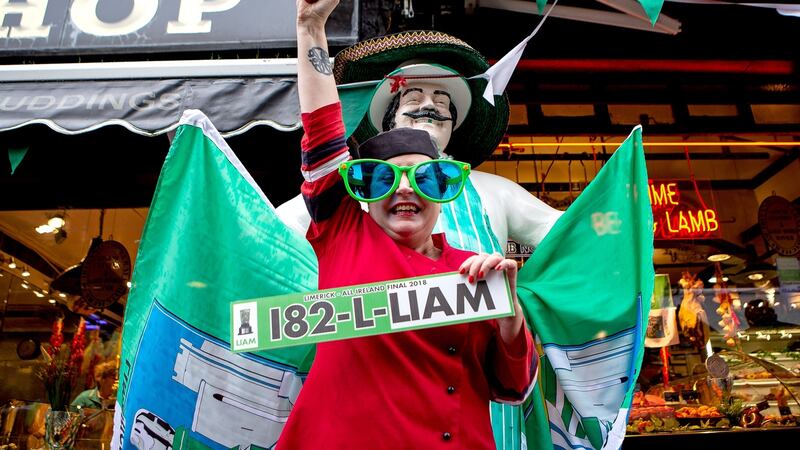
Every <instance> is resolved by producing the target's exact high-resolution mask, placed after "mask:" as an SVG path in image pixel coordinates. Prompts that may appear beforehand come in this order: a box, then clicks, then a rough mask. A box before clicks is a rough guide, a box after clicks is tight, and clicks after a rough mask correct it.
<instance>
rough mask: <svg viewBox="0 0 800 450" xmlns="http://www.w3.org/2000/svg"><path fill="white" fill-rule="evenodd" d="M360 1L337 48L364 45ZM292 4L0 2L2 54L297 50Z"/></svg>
mask: <svg viewBox="0 0 800 450" xmlns="http://www.w3.org/2000/svg"><path fill="white" fill-rule="evenodd" d="M357 4H358V2H357V0H343V1H342V2H341V3H340V4H339V6H338V7H337V8H336V10H334V12H333V14H332V15H331V17H330V19H329V20H328V24H327V27H326V31H327V34H328V40H329V42H330V43H331V44H344V45H349V44H353V43H355V42H356V40H357V38H358V25H357V24H358V22H357V21H358V14H357V13H356V6H357ZM295 15H296V12H295V1H294V0H215V1H208V0H128V1H119V0H73V1H67V0H23V1H8V0H6V1H2V0H0V49H2V50H5V51H16V52H19V53H60V54H66V53H76V52H78V51H80V52H81V53H84V52H86V51H97V52H100V51H103V50H106V51H107V50H114V51H115V52H118V51H125V52H137V51H153V50H169V51H175V50H181V51H182V50H224V49H238V48H259V47H261V48H263V47H267V48H279V47H284V48H285V47H294V46H296V36H295V34H296V32H295V20H294V17H295Z"/></svg>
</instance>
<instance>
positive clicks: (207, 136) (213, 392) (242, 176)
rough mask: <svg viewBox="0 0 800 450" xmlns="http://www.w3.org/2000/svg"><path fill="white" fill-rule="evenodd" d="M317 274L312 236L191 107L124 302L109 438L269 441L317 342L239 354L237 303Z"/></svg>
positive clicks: (170, 443)
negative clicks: (299, 229) (296, 228)
mask: <svg viewBox="0 0 800 450" xmlns="http://www.w3.org/2000/svg"><path fill="white" fill-rule="evenodd" d="M270 150H272V151H297V150H296V149H292V148H286V149H270ZM266 154H268V153H266V152H265V155H266ZM287 268H291V270H287ZM316 274H317V263H316V258H315V256H314V254H313V250H312V249H311V246H310V245H309V244H308V241H306V240H305V239H304V238H303V237H302V236H300V235H299V234H297V233H295V232H293V231H291V230H290V229H288V228H287V227H286V226H285V225H284V224H283V223H282V222H281V221H280V220H279V219H278V217H277V214H276V213H275V210H274V208H273V207H272V205H271V204H270V203H269V201H268V200H267V198H266V197H265V196H264V193H263V192H262V191H261V189H260V188H259V187H258V185H257V184H256V183H255V181H254V180H253V178H252V177H251V176H250V175H249V174H248V173H247V171H246V170H245V169H244V167H243V166H242V164H241V163H240V162H239V160H238V159H237V158H236V155H235V154H233V152H232V150H231V149H230V147H228V145H227V144H226V143H225V141H224V140H223V139H222V137H221V136H220V134H219V132H218V131H217V130H216V129H215V128H214V126H213V125H212V124H211V122H210V121H209V120H208V118H207V117H206V116H205V115H204V114H203V113H201V112H199V111H192V110H189V111H186V112H185V113H184V114H183V117H182V118H181V122H180V126H179V127H178V129H177V131H176V133H175V138H174V139H173V141H172V146H171V147H170V150H169V153H168V154H167V158H166V160H165V161H164V165H163V167H162V169H161V174H160V175H159V178H158V185H157V187H156V192H155V195H154V197H153V202H152V204H151V206H150V211H149V212H148V216H147V222H146V224H145V227H144V231H143V233H142V240H141V244H140V246H139V253H138V256H137V260H136V269H135V271H134V274H133V286H132V289H131V294H130V296H129V298H128V303H127V305H126V309H125V323H124V325H123V333H122V355H121V360H120V382H119V392H118V396H117V407H116V410H115V417H114V438H113V439H112V448H113V449H121V450H128V449H138V450H156V449H158V450H166V449H171V450H172V449H174V450H177V449H206V448H211V449H231V448H239V449H245V448H247V449H251V450H256V449H260V448H265V449H266V448H273V447H274V445H275V443H276V442H277V440H278V437H279V436H280V433H281V431H282V429H283V425H284V423H285V422H286V420H287V418H288V416H289V412H290V411H291V409H292V405H293V404H294V401H295V399H296V398H297V395H298V394H299V392H300V387H301V385H302V380H303V378H304V377H305V374H306V373H307V371H308V368H309V367H310V364H311V360H312V358H313V348H312V347H311V346H297V347H292V348H288V349H277V350H271V351H269V352H263V351H262V352H252V353H241V354H234V353H232V352H231V351H230V350H229V348H230V342H231V323H232V320H231V308H230V303H231V302H232V301H235V300H241V299H247V298H257V297H268V296H274V295H281V294H287V293H291V292H299V291H308V290H313V289H316V286H317V275H316Z"/></svg>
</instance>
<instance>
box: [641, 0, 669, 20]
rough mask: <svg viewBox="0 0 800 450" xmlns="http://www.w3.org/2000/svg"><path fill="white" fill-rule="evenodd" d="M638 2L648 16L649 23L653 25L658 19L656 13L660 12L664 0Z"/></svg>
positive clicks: (642, 0)
mask: <svg viewBox="0 0 800 450" xmlns="http://www.w3.org/2000/svg"><path fill="white" fill-rule="evenodd" d="M639 3H640V4H641V5H642V8H644V12H645V13H647V17H649V18H650V23H652V24H653V25H655V24H656V22H657V21H658V15H659V14H661V7H662V6H664V0H639Z"/></svg>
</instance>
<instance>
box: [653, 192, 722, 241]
mask: <svg viewBox="0 0 800 450" xmlns="http://www.w3.org/2000/svg"><path fill="white" fill-rule="evenodd" d="M682 188H683V189H682ZM704 190H706V189H704ZM710 192H711V190H710V188H709V189H708V193H709V195H706V196H705V197H706V198H707V199H708V200H709V201H711V200H712V196H711V195H710ZM647 193H648V195H649V196H650V205H651V206H652V208H653V232H654V233H655V239H696V238H710V237H718V235H719V219H718V218H717V217H718V215H717V211H716V210H715V209H714V208H710V207H708V206H707V205H706V204H705V202H704V199H703V197H701V194H700V192H699V189H695V188H694V185H693V184H692V182H691V181H688V180H670V181H661V180H650V182H649V186H648V190H647Z"/></svg>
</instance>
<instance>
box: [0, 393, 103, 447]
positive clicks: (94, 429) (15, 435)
mask: <svg viewBox="0 0 800 450" xmlns="http://www.w3.org/2000/svg"><path fill="white" fill-rule="evenodd" d="M49 409H50V405H48V404H47V403H38V402H23V401H18V400H12V401H11V402H9V403H8V404H6V405H3V406H2V407H1V408H0V450H12V449H13V450H34V449H43V448H46V446H45V428H46V416H47V411H48V410H49ZM77 414H78V415H79V423H78V424H77V426H78V430H77V435H76V438H75V442H74V446H73V448H74V449H75V450H107V449H109V448H110V442H111V436H112V434H113V424H114V411H113V410H97V409H91V408H84V409H82V410H80V411H79V412H78V413H77Z"/></svg>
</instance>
